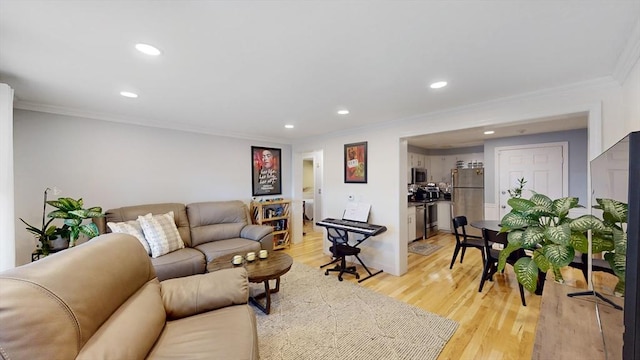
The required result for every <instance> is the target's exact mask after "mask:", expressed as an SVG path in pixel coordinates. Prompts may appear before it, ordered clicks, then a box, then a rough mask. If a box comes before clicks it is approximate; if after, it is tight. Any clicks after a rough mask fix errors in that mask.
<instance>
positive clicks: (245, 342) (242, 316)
mask: <svg viewBox="0 0 640 360" xmlns="http://www.w3.org/2000/svg"><path fill="white" fill-rule="evenodd" d="M148 359H207V360H208V359H259V355H258V334H257V330H256V318H255V314H254V312H253V309H251V307H249V305H238V306H229V307H226V308H223V309H219V310H216V311H210V312H206V313H203V314H199V315H195V316H190V317H187V318H183V319H179V320H173V321H168V322H167V324H166V325H165V328H164V331H163V332H162V333H161V334H160V337H159V338H158V341H157V342H156V344H155V346H154V347H153V349H152V350H151V352H150V353H149V355H148Z"/></svg>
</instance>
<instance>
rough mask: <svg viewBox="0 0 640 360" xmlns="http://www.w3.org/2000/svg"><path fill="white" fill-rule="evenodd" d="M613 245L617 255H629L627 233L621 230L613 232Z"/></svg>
mask: <svg viewBox="0 0 640 360" xmlns="http://www.w3.org/2000/svg"><path fill="white" fill-rule="evenodd" d="M613 244H614V251H615V252H616V254H622V255H626V254H627V232H626V231H622V230H620V229H614V230H613Z"/></svg>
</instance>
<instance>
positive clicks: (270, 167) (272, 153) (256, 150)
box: [251, 146, 282, 196]
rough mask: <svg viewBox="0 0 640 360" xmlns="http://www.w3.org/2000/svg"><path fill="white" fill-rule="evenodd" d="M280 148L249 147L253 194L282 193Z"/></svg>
mask: <svg viewBox="0 0 640 360" xmlns="http://www.w3.org/2000/svg"><path fill="white" fill-rule="evenodd" d="M280 159H281V149H276V148H268V147H259V146H252V147H251V163H252V167H251V169H252V171H251V173H252V178H253V181H252V183H251V190H252V194H253V196H263V195H279V194H282V183H281V179H282V169H280Z"/></svg>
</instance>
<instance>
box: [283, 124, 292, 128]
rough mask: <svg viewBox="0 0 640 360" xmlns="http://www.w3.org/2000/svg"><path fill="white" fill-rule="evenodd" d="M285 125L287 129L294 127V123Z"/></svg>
mask: <svg viewBox="0 0 640 360" xmlns="http://www.w3.org/2000/svg"><path fill="white" fill-rule="evenodd" d="M284 127H285V128H287V129H293V125H291V124H287V125H285V126H284Z"/></svg>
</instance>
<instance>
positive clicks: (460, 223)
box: [449, 216, 484, 269]
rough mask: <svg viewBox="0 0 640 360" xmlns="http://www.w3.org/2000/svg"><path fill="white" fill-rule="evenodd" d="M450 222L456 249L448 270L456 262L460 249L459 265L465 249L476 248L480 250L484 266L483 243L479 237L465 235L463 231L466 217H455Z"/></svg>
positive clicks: (465, 232)
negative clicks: (454, 236)
mask: <svg viewBox="0 0 640 360" xmlns="http://www.w3.org/2000/svg"><path fill="white" fill-rule="evenodd" d="M452 221H453V232H454V234H455V235H456V248H455V249H454V250H453V257H452V258H451V265H449V269H452V268H453V263H455V262H456V258H457V257H458V252H459V251H460V249H462V254H460V264H462V260H463V259H464V253H465V251H466V250H467V248H476V249H478V250H480V253H481V254H482V263H483V264H484V242H483V240H482V238H481V237H479V236H473V235H468V234H467V230H466V229H465V226H467V217H466V216H456V217H454V218H453V220H452Z"/></svg>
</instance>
